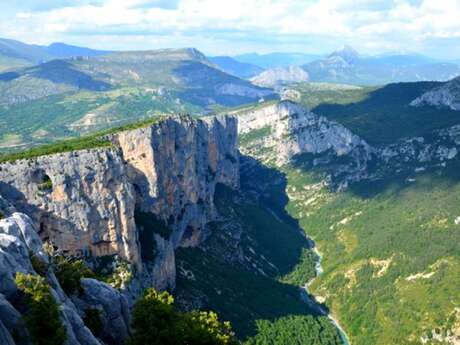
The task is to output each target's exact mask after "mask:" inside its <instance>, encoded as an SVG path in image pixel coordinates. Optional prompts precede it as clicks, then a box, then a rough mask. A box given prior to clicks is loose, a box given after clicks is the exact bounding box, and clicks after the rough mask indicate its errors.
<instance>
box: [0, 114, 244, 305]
mask: <svg viewBox="0 0 460 345" xmlns="http://www.w3.org/2000/svg"><path fill="white" fill-rule="evenodd" d="M236 129H237V128H236V121H235V120H234V119H232V118H221V119H211V120H208V121H207V122H205V121H193V120H191V119H190V118H170V119H166V120H162V121H160V122H158V123H157V124H154V125H150V126H147V127H145V128H144V127H142V128H139V129H134V130H131V131H123V132H119V133H115V134H111V136H110V140H112V142H113V145H112V146H113V147H112V146H108V147H107V148H99V149H90V150H83V151H75V152H63V153H59V154H55V155H50V156H40V157H37V158H35V159H32V160H19V161H16V162H8V163H4V164H2V165H1V171H0V176H1V177H0V180H1V181H2V182H1V183H0V194H1V195H3V196H4V197H5V198H7V199H8V200H10V201H11V202H12V203H13V204H14V206H15V207H16V208H17V209H18V210H22V211H23V212H26V213H28V214H29V215H30V216H31V217H32V218H33V219H34V221H35V222H36V223H37V224H39V229H40V230H39V233H40V235H41V237H42V238H43V239H44V240H50V241H51V242H52V243H53V244H54V245H55V246H57V247H58V248H59V250H60V251H62V252H63V253H67V254H71V255H77V256H83V257H85V256H89V257H103V256H109V257H111V258H112V260H113V256H114V255H117V256H119V257H120V258H122V259H123V260H125V261H127V262H128V263H129V264H131V265H132V266H133V267H136V268H137V269H136V271H137V273H138V275H137V276H136V279H134V280H133V282H132V284H131V286H130V294H131V296H136V295H138V294H139V293H140V292H141V289H143V288H145V287H148V286H155V287H157V288H166V287H168V286H169V287H173V286H174V284H175V265H174V249H175V248H177V247H179V246H193V245H196V244H198V243H199V242H200V241H202V240H203V239H204V238H205V237H206V230H205V225H206V224H207V222H209V221H210V220H212V219H213V217H214V216H215V211H214V205H213V195H214V188H215V185H216V184H217V183H223V184H226V185H228V186H230V187H233V188H237V187H238V177H239V172H238V152H237V148H236ZM64 148H65V146H64ZM152 227H153V228H152ZM136 229H137V230H136ZM140 229H143V230H140ZM139 231H140V234H139ZM142 231H143V232H142ZM156 231H158V232H156ZM139 239H140V241H139Z"/></svg>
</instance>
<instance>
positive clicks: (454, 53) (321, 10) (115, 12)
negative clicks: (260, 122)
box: [0, 0, 460, 60]
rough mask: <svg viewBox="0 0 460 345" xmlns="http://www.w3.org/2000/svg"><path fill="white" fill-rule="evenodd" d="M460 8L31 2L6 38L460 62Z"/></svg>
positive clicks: (308, 0) (2, 28) (291, 1)
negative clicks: (346, 52)
mask: <svg viewBox="0 0 460 345" xmlns="http://www.w3.org/2000/svg"><path fill="white" fill-rule="evenodd" d="M459 18H460V0H229V1H223V0H169V1H168V0H80V1H76V0H40V1H37V0H21V1H15V2H8V3H6V1H2V3H0V37H7V38H13V39H18V40H22V41H25V42H28V43H37V44H48V43H51V42H55V41H59V42H66V43H70V44H77V45H83V46H89V47H93V48H100V49H117V50H123V49H126V50H128V49H129V50H136V49H139V50H145V49H157V48H165V47H192V46H193V47H196V48H198V49H200V50H202V51H204V52H205V53H207V54H212V55H221V54H229V55H234V54H239V53H247V52H259V53H267V52H274V51H289V52H293V51H296V52H304V53H317V54H324V53H328V52H330V51H332V50H335V49H337V48H340V47H341V46H343V45H345V44H348V45H351V46H353V47H355V48H356V49H357V50H359V51H360V52H362V53H364V54H380V53H386V52H418V53H423V54H426V55H429V56H433V57H439V58H447V59H457V60H460V49H459V48H460V20H459Z"/></svg>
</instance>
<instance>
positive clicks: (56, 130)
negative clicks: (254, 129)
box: [0, 49, 275, 151]
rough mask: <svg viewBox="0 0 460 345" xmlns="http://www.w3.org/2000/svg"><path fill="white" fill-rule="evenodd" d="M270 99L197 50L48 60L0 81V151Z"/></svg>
mask: <svg viewBox="0 0 460 345" xmlns="http://www.w3.org/2000/svg"><path fill="white" fill-rule="evenodd" d="M262 97H268V98H273V97H275V96H274V95H273V94H272V91H270V90H267V89H262V88H258V87H256V86H253V85H252V84H250V83H249V82H247V81H244V80H241V79H239V78H236V77H233V76H230V75H228V74H225V73H224V72H222V71H220V70H218V69H216V68H214V67H213V65H212V64H211V63H209V62H208V61H207V59H206V57H205V56H204V55H202V54H201V53H200V52H198V51H196V50H194V49H179V50H159V51H151V52H121V53H114V54H110V55H105V56H93V57H88V58H76V59H69V60H53V61H50V62H47V63H44V64H41V65H38V66H32V67H25V68H22V69H18V70H15V71H9V72H5V73H2V74H0V150H3V151H5V150H17V149H23V148H27V147H30V146H32V145H35V144H41V143H49V142H53V141H56V140H60V139H63V138H67V137H75V136H79V135H81V134H86V133H89V132H94V131H98V130H101V129H105V128H109V127H114V126H120V125H123V124H125V123H129V122H132V121H137V120H141V119H144V118H148V117H151V116H153V115H157V114H164V113H166V114H167V113H191V114H199V113H205V112H208V111H209V110H210V109H211V108H215V107H228V106H238V105H242V104H247V103H254V102H256V101H258V100H259V99H260V98H262Z"/></svg>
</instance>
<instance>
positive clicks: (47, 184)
mask: <svg viewBox="0 0 460 345" xmlns="http://www.w3.org/2000/svg"><path fill="white" fill-rule="evenodd" d="M37 187H38V190H40V191H50V190H52V189H53V182H52V181H51V178H50V177H49V176H47V175H46V176H45V177H44V178H43V182H42V183H39V184H38V186H37Z"/></svg>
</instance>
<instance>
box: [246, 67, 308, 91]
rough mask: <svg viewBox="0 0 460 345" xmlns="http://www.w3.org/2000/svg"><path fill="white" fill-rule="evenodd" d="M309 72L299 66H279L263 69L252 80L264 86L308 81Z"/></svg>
mask: <svg viewBox="0 0 460 345" xmlns="http://www.w3.org/2000/svg"><path fill="white" fill-rule="evenodd" d="M308 79H309V78H308V73H307V72H305V70H304V69H302V68H301V67H298V66H289V67H278V68H273V69H269V70H267V71H263V72H262V73H260V74H259V75H257V76H255V77H253V78H251V82H252V83H253V84H255V85H258V86H262V87H274V86H278V85H283V84H289V83H300V82H306V81H308Z"/></svg>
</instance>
